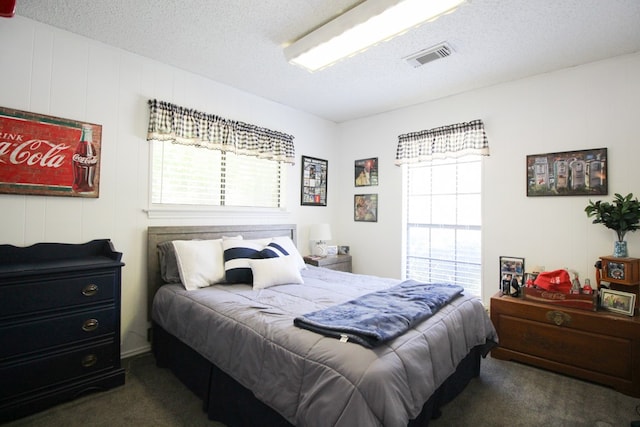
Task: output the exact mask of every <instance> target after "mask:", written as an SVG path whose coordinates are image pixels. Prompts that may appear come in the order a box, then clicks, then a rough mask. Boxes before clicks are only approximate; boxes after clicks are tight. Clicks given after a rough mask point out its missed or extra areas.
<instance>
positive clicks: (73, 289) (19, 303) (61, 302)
mask: <svg viewBox="0 0 640 427" xmlns="http://www.w3.org/2000/svg"><path fill="white" fill-rule="evenodd" d="M115 283H116V276H115V274H114V273H112V272H109V273H104V274H94V275H83V276H78V277H73V276H71V277H65V278H61V279H58V280H56V279H52V280H43V279H42V278H39V280H37V281H35V280H34V281H32V282H28V281H26V280H23V281H21V282H20V283H15V284H9V285H5V286H2V287H0V318H3V317H7V316H10V315H11V316H12V315H16V314H27V313H33V312H37V311H43V310H53V309H57V308H62V307H69V306H78V305H83V304H95V303H97V302H100V301H106V300H110V299H113V297H114V289H115Z"/></svg>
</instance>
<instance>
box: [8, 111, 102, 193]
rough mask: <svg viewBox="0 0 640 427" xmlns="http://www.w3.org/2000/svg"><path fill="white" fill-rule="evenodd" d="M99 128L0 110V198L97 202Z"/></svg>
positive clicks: (100, 127) (38, 115) (94, 125)
mask: <svg viewBox="0 0 640 427" xmlns="http://www.w3.org/2000/svg"><path fill="white" fill-rule="evenodd" d="M101 139H102V126H100V125H96V124H92V123H83V122H78V121H75V120H69V119H62V118H58V117H52V116H45V115H41V114H34V113H29V112H26V111H20V110H13V109H8V108H3V107H0V193H5V194H38V195H47V196H72V197H98V196H99V193H100V192H99V189H100V152H101V142H102V141H101Z"/></svg>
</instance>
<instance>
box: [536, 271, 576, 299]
mask: <svg viewBox="0 0 640 427" xmlns="http://www.w3.org/2000/svg"><path fill="white" fill-rule="evenodd" d="M533 284H534V285H536V286H537V287H539V288H542V289H546V290H547V291H553V292H562V293H565V294H568V293H569V291H571V278H570V277H569V272H568V271H567V270H554V271H543V272H542V273H540V274H538V277H536V280H535V281H534V282H533Z"/></svg>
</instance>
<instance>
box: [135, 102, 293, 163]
mask: <svg viewBox="0 0 640 427" xmlns="http://www.w3.org/2000/svg"><path fill="white" fill-rule="evenodd" d="M149 109H150V114H149V129H148V134H147V141H152V140H157V141H172V142H174V143H176V144H184V145H195V146H199V147H204V148H208V149H211V150H222V151H231V152H233V153H236V154H244V155H247V156H258V157H261V158H265V159H269V160H275V161H279V162H285V163H291V164H294V163H295V149H294V147H293V136H292V135H287V134H285V133H281V132H277V131H273V130H270V129H265V128H261V127H258V126H254V125H251V124H247V123H242V122H237V121H234V120H228V119H224V118H222V117H218V116H216V115H213V114H207V113H202V112H199V111H196V110H191V109H188V108H184V107H180V106H178V105H174V104H170V103H168V102H163V101H157V100H155V99H153V100H149Z"/></svg>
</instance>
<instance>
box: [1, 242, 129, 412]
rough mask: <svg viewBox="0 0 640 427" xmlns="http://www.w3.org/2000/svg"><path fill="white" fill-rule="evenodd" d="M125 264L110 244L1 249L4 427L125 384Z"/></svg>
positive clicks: (45, 245)
mask: <svg viewBox="0 0 640 427" xmlns="http://www.w3.org/2000/svg"><path fill="white" fill-rule="evenodd" d="M121 257H122V254H121V253H118V252H115V251H114V249H113V247H112V245H111V242H110V241H109V240H94V241H91V242H89V243H85V244H81V245H69V244H58V243H39V244H37V245H33V246H29V247H26V248H18V247H15V246H11V245H0V378H1V379H2V380H1V383H2V387H0V422H2V421H7V420H11V419H14V418H18V417H21V416H24V415H27V414H30V413H33V412H36V411H39V410H42V409H44V408H47V407H49V406H52V405H55V404H57V403H60V402H62V401H65V400H69V399H72V398H75V397H77V396H79V395H81V394H83V393H87V392H89V391H94V390H104V389H108V388H111V387H115V386H117V385H121V384H124V379H125V376H124V369H122V368H121V365H120V281H121V268H122V266H123V265H124V264H123V263H122V262H120V259H121Z"/></svg>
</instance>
